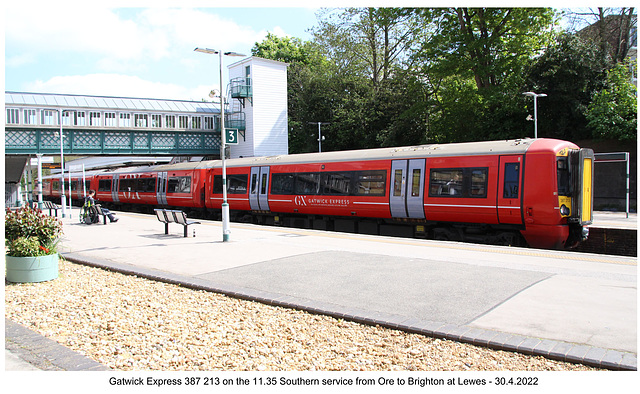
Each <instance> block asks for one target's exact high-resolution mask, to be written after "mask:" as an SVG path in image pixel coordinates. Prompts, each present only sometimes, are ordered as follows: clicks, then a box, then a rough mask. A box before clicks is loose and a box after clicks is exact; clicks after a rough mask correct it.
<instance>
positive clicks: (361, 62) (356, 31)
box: [313, 8, 421, 87]
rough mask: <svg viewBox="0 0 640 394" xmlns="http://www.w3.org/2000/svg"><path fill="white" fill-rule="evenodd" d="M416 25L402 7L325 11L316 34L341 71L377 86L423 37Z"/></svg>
mask: <svg viewBox="0 0 640 394" xmlns="http://www.w3.org/2000/svg"><path fill="white" fill-rule="evenodd" d="M417 22H418V19H417V18H416V17H415V15H414V14H413V13H411V12H409V11H408V10H406V9H402V8H347V9H345V10H324V11H323V12H322V13H321V14H320V20H319V26H318V28H316V29H314V30H313V33H314V37H315V42H316V43H317V44H318V45H319V46H320V47H322V48H323V52H324V53H325V55H326V56H327V58H328V59H329V60H330V61H331V62H332V63H334V64H336V65H337V66H338V70H339V72H347V73H349V74H352V75H354V76H363V77H367V78H369V79H370V80H371V82H372V84H373V86H374V87H377V86H378V85H379V84H380V82H382V81H385V80H387V79H388V78H389V77H390V73H391V71H392V70H393V69H394V67H395V65H397V64H399V63H400V62H401V60H402V59H403V57H404V56H405V55H407V50H408V49H409V48H410V47H411V46H412V45H413V44H414V43H415V42H416V40H417V39H418V37H420V36H421V35H420V31H421V27H420V25H419V24H418V23H417Z"/></svg>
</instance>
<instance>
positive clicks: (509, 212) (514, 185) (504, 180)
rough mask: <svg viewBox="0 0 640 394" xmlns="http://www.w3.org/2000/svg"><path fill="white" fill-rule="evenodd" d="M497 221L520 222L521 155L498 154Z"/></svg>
mask: <svg viewBox="0 0 640 394" xmlns="http://www.w3.org/2000/svg"><path fill="white" fill-rule="evenodd" d="M498 168H499V171H500V173H499V176H498V197H497V199H498V201H497V204H498V221H499V222H500V223H509V224H522V178H523V175H524V174H523V166H522V156H500V164H499V166H498Z"/></svg>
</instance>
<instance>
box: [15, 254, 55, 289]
mask: <svg viewBox="0 0 640 394" xmlns="http://www.w3.org/2000/svg"><path fill="white" fill-rule="evenodd" d="M5 259H6V260H5V262H6V278H7V280H8V281H9V282H16V283H31V282H46V281H48V280H53V279H56V278H57V277H58V259H59V257H58V254H57V253H55V254H50V255H48V256H37V257H14V256H5Z"/></svg>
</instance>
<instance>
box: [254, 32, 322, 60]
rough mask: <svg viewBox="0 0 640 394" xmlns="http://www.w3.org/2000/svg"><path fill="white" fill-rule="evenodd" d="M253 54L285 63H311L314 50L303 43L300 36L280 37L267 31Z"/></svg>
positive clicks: (255, 46) (256, 45)
mask: <svg viewBox="0 0 640 394" xmlns="http://www.w3.org/2000/svg"><path fill="white" fill-rule="evenodd" d="M251 54H252V55H253V56H258V57H262V58H265V59H271V60H278V61H280V62H285V63H302V64H309V63H310V61H311V57H312V55H313V50H312V49H311V47H310V45H309V44H308V43H303V42H302V41H301V40H300V39H298V38H292V37H278V36H276V35H275V34H272V33H267V37H266V38H265V39H264V41H262V42H257V43H256V44H255V45H254V46H253V48H252V49H251Z"/></svg>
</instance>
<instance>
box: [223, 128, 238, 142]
mask: <svg viewBox="0 0 640 394" xmlns="http://www.w3.org/2000/svg"><path fill="white" fill-rule="evenodd" d="M224 143H225V144H231V145H234V144H237V143H238V129H226V128H225V130H224Z"/></svg>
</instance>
